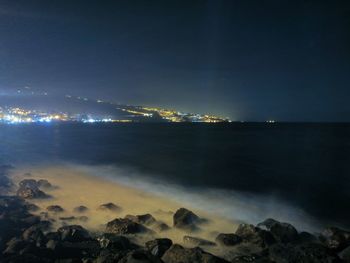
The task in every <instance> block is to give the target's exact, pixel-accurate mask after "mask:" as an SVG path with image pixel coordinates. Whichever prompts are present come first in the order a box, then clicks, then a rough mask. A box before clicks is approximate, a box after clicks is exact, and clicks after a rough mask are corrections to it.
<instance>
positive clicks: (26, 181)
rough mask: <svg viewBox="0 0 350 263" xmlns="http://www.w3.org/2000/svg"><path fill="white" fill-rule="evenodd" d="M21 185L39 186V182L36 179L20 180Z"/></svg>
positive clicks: (26, 186)
mask: <svg viewBox="0 0 350 263" xmlns="http://www.w3.org/2000/svg"><path fill="white" fill-rule="evenodd" d="M19 187H20V188H21V187H24V188H38V187H39V185H38V182H37V181H35V180H34V179H24V180H22V181H20V182H19Z"/></svg>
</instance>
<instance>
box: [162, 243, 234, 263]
mask: <svg viewBox="0 0 350 263" xmlns="http://www.w3.org/2000/svg"><path fill="white" fill-rule="evenodd" d="M162 260H163V261H164V263H225V262H228V261H226V260H224V259H222V258H219V257H216V256H214V255H212V254H210V253H207V252H205V251H203V250H202V249H200V248H198V247H195V248H184V247H182V246H180V245H178V244H174V245H172V246H171V247H170V248H169V249H168V250H167V251H166V252H165V253H164V255H163V256H162Z"/></svg>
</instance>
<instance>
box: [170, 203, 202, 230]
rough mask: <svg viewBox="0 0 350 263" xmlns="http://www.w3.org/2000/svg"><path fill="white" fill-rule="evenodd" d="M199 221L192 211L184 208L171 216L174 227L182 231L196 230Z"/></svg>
mask: <svg viewBox="0 0 350 263" xmlns="http://www.w3.org/2000/svg"><path fill="white" fill-rule="evenodd" d="M200 222H201V219H200V218H199V217H198V216H197V215H196V214H195V213H193V212H192V211H190V210H188V209H186V208H180V209H178V210H177V211H176V213H175V214H174V215H173V223H174V227H176V228H180V229H183V230H196V229H197V226H196V224H197V223H200Z"/></svg>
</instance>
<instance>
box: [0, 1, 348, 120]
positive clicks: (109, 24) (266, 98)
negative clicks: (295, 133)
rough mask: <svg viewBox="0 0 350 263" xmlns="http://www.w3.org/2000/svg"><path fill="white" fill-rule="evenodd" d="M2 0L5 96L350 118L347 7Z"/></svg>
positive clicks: (232, 114)
mask: <svg viewBox="0 0 350 263" xmlns="http://www.w3.org/2000/svg"><path fill="white" fill-rule="evenodd" d="M136 3H137V4H135V3H131V2H129V1H103V3H102V4H101V3H98V2H97V1H80V0H77V1H44V0H38V1H23V0H20V1H6V0H2V1H0V34H1V39H0V47H1V52H0V60H1V64H0V67H1V75H0V94H6V92H7V91H9V90H10V91H15V90H17V89H19V88H24V87H26V86H29V87H32V88H34V89H38V90H45V91H47V92H49V93H54V94H60V95H64V94H71V95H74V96H82V97H89V98H96V99H97V98H100V99H104V100H105V99H108V100H113V101H115V102H119V103H122V104H132V105H145V106H153V107H163V108H174V109H177V110H179V111H184V112H196V113H201V114H214V115H218V116H223V117H228V118H230V119H232V120H237V121H239V120H246V121H249V120H253V121H265V120H267V119H276V120H280V121H349V116H350V106H349V103H348V102H347V98H348V97H349V95H350V94H349V89H348V86H349V84H350V83H349V78H348V76H347V75H348V72H349V70H350V52H349V49H350V48H349V47H350V36H349V34H350V32H349V30H348V25H349V16H348V15H347V14H348V13H349V10H350V4H349V3H347V2H342V1H335V2H333V3H329V2H328V1H297V2H290V1H268V2H266V1H265V2H254V4H252V2H251V1H172V0H171V1H166V2H165V1H146V2H145V1H136Z"/></svg>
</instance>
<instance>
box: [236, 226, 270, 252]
mask: <svg viewBox="0 0 350 263" xmlns="http://www.w3.org/2000/svg"><path fill="white" fill-rule="evenodd" d="M235 234H236V235H238V236H239V237H240V238H242V240H243V242H246V243H251V244H254V245H257V246H260V247H261V248H265V247H267V246H269V245H271V244H273V243H275V242H276V241H275V238H274V237H273V235H272V234H271V233H270V232H268V231H266V230H263V229H260V228H258V227H255V226H253V225H249V224H240V225H239V226H238V228H237V230H236V233H235Z"/></svg>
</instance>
